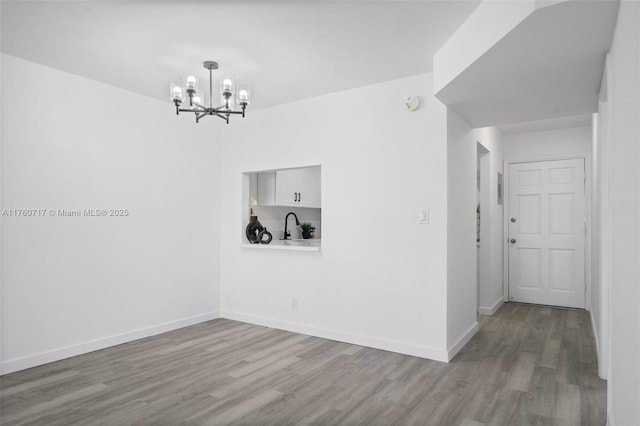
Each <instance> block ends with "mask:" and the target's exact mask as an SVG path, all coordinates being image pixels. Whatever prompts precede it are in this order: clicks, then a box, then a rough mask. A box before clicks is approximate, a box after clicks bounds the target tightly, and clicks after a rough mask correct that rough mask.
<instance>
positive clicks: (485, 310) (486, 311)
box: [478, 296, 504, 316]
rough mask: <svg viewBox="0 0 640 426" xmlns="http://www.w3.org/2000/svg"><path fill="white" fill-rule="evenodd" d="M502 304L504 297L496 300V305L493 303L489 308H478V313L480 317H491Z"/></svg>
mask: <svg viewBox="0 0 640 426" xmlns="http://www.w3.org/2000/svg"><path fill="white" fill-rule="evenodd" d="M503 303H504V297H502V296H500V299H498V300H496V303H494V304H493V305H491V306H490V307H488V308H485V307H483V306H480V307H479V308H478V313H479V314H480V315H488V316H491V315H493V314H495V313H496V312H498V309H500V307H501V306H502V305H503Z"/></svg>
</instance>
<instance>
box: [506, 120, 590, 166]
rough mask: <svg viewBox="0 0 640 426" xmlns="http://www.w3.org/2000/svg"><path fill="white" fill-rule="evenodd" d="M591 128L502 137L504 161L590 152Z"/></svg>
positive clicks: (515, 134)
mask: <svg viewBox="0 0 640 426" xmlns="http://www.w3.org/2000/svg"><path fill="white" fill-rule="evenodd" d="M591 142H592V134H591V127H590V126H584V127H575V128H569V129H555V130H547V131H542V132H531V133H511V134H506V135H504V138H503V154H504V160H505V161H530V160H535V159H541V158H549V157H553V156H562V155H573V154H588V153H590V152H591Z"/></svg>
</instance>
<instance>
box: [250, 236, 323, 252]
mask: <svg viewBox="0 0 640 426" xmlns="http://www.w3.org/2000/svg"><path fill="white" fill-rule="evenodd" d="M321 245H322V244H321V239H319V238H310V239H308V240H297V239H296V240H276V239H275V238H274V239H273V240H272V241H271V243H269V244H249V243H248V242H246V241H243V243H242V247H244V248H250V249H257V250H289V251H320V247H321Z"/></svg>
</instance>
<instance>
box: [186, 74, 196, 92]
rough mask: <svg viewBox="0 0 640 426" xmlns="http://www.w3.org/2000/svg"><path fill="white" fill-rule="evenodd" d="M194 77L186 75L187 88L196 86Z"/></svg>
mask: <svg viewBox="0 0 640 426" xmlns="http://www.w3.org/2000/svg"><path fill="white" fill-rule="evenodd" d="M196 82H197V80H196V78H195V77H194V76H192V75H190V76H189V77H187V89H195V88H196Z"/></svg>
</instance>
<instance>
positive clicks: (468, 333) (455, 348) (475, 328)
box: [447, 322, 478, 361]
mask: <svg viewBox="0 0 640 426" xmlns="http://www.w3.org/2000/svg"><path fill="white" fill-rule="evenodd" d="M477 332H478V323H477V322H476V323H474V324H473V325H472V326H471V327H470V328H469V330H467V331H466V332H465V333H464V334H463V335H462V336H460V338H459V339H458V341H457V342H456V343H454V344H453V345H452V346H451V347H450V348H449V350H448V351H447V361H451V360H452V359H453V357H454V356H456V354H457V353H458V352H460V349H462V348H463V347H464V345H466V344H467V343H469V340H471V338H472V337H473V336H475V334H476V333H477Z"/></svg>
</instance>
